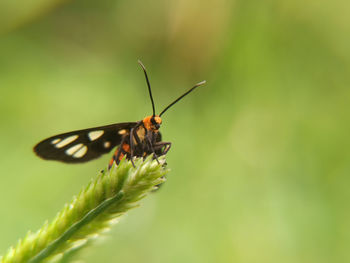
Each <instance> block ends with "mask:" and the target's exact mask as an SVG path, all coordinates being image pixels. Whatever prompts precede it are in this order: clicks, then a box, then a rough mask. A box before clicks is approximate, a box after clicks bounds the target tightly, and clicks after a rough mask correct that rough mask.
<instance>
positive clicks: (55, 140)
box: [51, 138, 61, 144]
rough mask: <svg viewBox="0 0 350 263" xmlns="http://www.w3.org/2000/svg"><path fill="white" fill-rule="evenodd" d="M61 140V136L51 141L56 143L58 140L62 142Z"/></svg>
mask: <svg viewBox="0 0 350 263" xmlns="http://www.w3.org/2000/svg"><path fill="white" fill-rule="evenodd" d="M60 141H61V139H60V138H57V139H54V140H53V141H52V142H51V143H52V144H56V143H58V142H60Z"/></svg>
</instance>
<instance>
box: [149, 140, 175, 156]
mask: <svg viewBox="0 0 350 263" xmlns="http://www.w3.org/2000/svg"><path fill="white" fill-rule="evenodd" d="M164 146H165V149H164V151H163V152H162V155H164V154H167V153H168V151H169V150H170V147H171V142H157V143H155V144H154V145H153V147H154V150H156V151H157V150H161V149H162V148H163V147H164Z"/></svg>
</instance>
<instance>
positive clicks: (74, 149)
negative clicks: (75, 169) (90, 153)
mask: <svg viewBox="0 0 350 263" xmlns="http://www.w3.org/2000/svg"><path fill="white" fill-rule="evenodd" d="M83 146H84V144H82V143H79V144H77V145H74V146H73V147H70V148H68V149H67V150H66V154H67V155H73V154H76V153H77V152H78V151H79V150H80V149H81V148H82V147H83Z"/></svg>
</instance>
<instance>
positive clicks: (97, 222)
mask: <svg viewBox="0 0 350 263" xmlns="http://www.w3.org/2000/svg"><path fill="white" fill-rule="evenodd" d="M164 162H165V161H164V158H160V164H158V163H157V161H155V160H152V157H151V156H150V157H148V158H147V159H146V160H145V161H143V160H142V159H137V160H136V161H135V167H133V166H132V164H131V162H130V161H126V160H123V161H121V162H120V164H119V165H118V167H117V166H115V165H114V166H113V167H112V169H111V170H109V171H103V172H101V174H100V175H99V176H97V178H95V179H94V180H92V181H91V182H90V183H89V184H88V186H87V187H85V188H84V189H83V190H82V191H81V192H80V193H79V194H78V196H77V197H74V198H73V200H72V201H71V202H70V203H69V204H66V205H65V207H64V208H63V209H62V210H61V211H60V212H59V213H58V214H57V216H56V217H55V218H54V220H53V221H52V222H51V223H47V222H46V223H45V224H44V225H43V227H42V228H41V229H39V231H37V232H36V233H31V232H28V234H27V235H26V237H25V238H24V239H23V240H19V242H18V244H17V246H16V247H15V248H10V249H9V251H8V252H7V254H6V255H5V256H4V257H3V258H2V260H1V262H2V263H10V262H31V263H34V262H42V261H45V262H51V261H57V260H60V259H64V260H65V258H69V254H70V253H73V254H74V253H75V251H76V250H77V249H80V248H81V247H83V246H84V245H86V244H87V243H88V241H90V240H91V239H93V238H96V237H98V235H99V234H100V233H102V232H105V231H106V230H108V229H109V228H110V227H111V226H112V225H113V224H114V223H116V222H117V219H118V218H119V217H120V216H121V215H123V214H124V213H125V212H127V211H128V210H129V209H131V208H134V207H136V206H138V201H139V200H140V199H142V198H144V197H145V196H146V195H147V193H149V192H150V191H152V190H154V189H155V188H156V186H157V185H159V184H161V183H163V182H164V181H165V178H164V176H165V174H166V173H167V171H168V170H167V169H166V168H165V167H164V165H163V164H164ZM67 256H68V257H67ZM66 262H67V261H66Z"/></svg>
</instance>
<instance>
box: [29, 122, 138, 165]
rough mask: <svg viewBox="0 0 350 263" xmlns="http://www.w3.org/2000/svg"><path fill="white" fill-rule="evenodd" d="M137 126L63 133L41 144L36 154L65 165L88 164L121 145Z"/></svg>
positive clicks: (119, 124) (116, 125)
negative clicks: (125, 136)
mask: <svg viewBox="0 0 350 263" xmlns="http://www.w3.org/2000/svg"><path fill="white" fill-rule="evenodd" d="M136 124H137V123H136V122H126V123H117V124H112V125H107V126H101V127H96V128H91V129H85V130H78V131H72V132H67V133H62V134H59V135H55V136H52V137H50V138H47V139H45V140H43V141H41V142H39V143H38V144H37V145H36V146H35V147H34V152H35V153H36V154H37V155H38V156H39V157H41V158H43V159H45V160H55V161H61V162H65V163H83V162H88V161H90V160H93V159H96V158H98V157H100V156H101V155H102V154H105V153H108V152H110V151H111V150H112V149H113V148H114V147H115V146H117V145H119V144H120V142H121V140H122V137H123V135H124V134H127V133H129V131H130V130H131V129H132V128H133V127H134V126H135V125H136Z"/></svg>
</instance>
